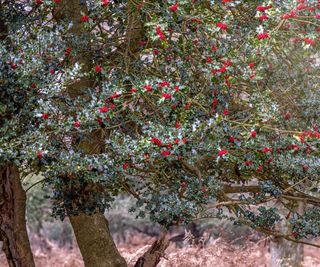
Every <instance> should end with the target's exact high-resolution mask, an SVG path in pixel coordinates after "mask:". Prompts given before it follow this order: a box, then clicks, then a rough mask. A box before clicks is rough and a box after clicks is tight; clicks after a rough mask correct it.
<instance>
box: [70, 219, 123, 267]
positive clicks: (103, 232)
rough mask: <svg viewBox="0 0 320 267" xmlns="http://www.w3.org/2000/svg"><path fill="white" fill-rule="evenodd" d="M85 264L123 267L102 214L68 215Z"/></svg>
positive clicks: (90, 266) (88, 266) (98, 266)
mask: <svg viewBox="0 0 320 267" xmlns="http://www.w3.org/2000/svg"><path fill="white" fill-rule="evenodd" d="M69 218H70V222H71V224H72V227H73V231H74V234H75V236H76V239H77V242H78V245H79V248H80V251H81V254H82V257H83V260H84V263H85V266H87V267H125V266H127V263H126V261H125V260H124V258H122V257H121V255H120V254H119V252H118V250H117V248H116V245H115V244H114V242H113V239H112V236H111V235H110V233H109V227H108V221H107V220H106V218H105V217H104V215H103V214H94V215H90V216H89V215H85V214H80V215H79V216H70V217H69Z"/></svg>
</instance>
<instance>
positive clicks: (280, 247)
mask: <svg viewBox="0 0 320 267" xmlns="http://www.w3.org/2000/svg"><path fill="white" fill-rule="evenodd" d="M302 262H303V245H302V244H298V243H294V242H291V241H287V240H285V239H283V238H281V239H278V238H276V239H275V240H274V241H272V243H271V267H285V266H287V267H302Z"/></svg>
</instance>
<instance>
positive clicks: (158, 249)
mask: <svg viewBox="0 0 320 267" xmlns="http://www.w3.org/2000/svg"><path fill="white" fill-rule="evenodd" d="M169 243H170V241H169V237H168V235H167V233H164V234H163V235H162V236H161V237H160V238H159V240H157V241H155V242H154V243H153V244H152V246H151V247H150V248H149V249H148V250H147V252H146V253H145V254H144V255H143V256H141V257H140V258H139V259H138V261H137V262H136V264H135V265H134V267H155V266H157V265H158V263H159V262H160V260H161V257H163V256H164V252H165V250H166V249H167V248H168V246H169Z"/></svg>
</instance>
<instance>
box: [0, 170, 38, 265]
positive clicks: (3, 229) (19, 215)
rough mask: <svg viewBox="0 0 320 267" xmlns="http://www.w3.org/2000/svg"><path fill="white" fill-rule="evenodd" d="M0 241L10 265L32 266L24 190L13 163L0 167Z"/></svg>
mask: <svg viewBox="0 0 320 267" xmlns="http://www.w3.org/2000/svg"><path fill="white" fill-rule="evenodd" d="M0 171H1V172H0V175H1V176H0V241H2V242H3V251H4V253H5V254H6V257H7V260H8V264H9V266H10V267H34V266H35V264H34V260H33V255H32V251H31V247H30V243H29V238H28V234H27V228H26V218H25V210H26V192H25V191H24V190H23V188H22V186H21V182H20V176H19V170H18V168H17V167H16V166H14V165H12V164H7V165H6V166H5V167H3V168H1V169H0Z"/></svg>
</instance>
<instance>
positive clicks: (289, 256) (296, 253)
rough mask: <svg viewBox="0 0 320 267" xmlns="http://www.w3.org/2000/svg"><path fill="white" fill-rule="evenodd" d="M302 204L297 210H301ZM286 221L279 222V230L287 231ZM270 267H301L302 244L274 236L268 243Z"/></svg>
mask: <svg viewBox="0 0 320 267" xmlns="http://www.w3.org/2000/svg"><path fill="white" fill-rule="evenodd" d="M303 210H304V205H303V204H300V205H299V207H298V208H297V211H298V212H299V213H300V212H303ZM289 227H290V226H289V224H288V222H287V223H285V221H283V222H281V225H280V229H279V230H280V231H281V232H287V231H288V229H289ZM270 253H271V267H287V266H288V267H302V262H303V258H304V252H303V244H299V243H294V242H291V241H288V240H285V239H283V238H274V240H272V241H271V244H270Z"/></svg>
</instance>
